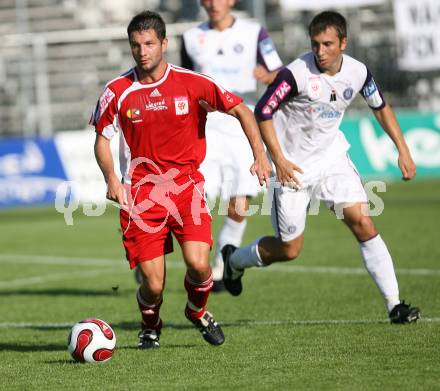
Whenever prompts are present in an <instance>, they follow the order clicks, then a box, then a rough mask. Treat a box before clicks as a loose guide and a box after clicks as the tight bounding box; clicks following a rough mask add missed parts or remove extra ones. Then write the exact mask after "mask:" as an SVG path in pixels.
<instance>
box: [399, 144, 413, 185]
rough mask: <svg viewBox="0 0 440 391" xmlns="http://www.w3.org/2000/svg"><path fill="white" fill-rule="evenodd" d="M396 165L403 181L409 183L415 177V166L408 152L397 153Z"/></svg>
mask: <svg viewBox="0 0 440 391" xmlns="http://www.w3.org/2000/svg"><path fill="white" fill-rule="evenodd" d="M398 164H399V168H400V171H402V179H403V180H404V181H409V180H410V179H412V178H414V177H415V176H416V165H415V164H414V161H413V160H412V157H411V155H410V153H409V152H407V151H404V152H401V153H399V159H398Z"/></svg>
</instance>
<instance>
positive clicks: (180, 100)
mask: <svg viewBox="0 0 440 391" xmlns="http://www.w3.org/2000/svg"><path fill="white" fill-rule="evenodd" d="M174 106H175V108H176V115H185V114H188V112H189V103H188V97H186V96H180V97H176V98H174Z"/></svg>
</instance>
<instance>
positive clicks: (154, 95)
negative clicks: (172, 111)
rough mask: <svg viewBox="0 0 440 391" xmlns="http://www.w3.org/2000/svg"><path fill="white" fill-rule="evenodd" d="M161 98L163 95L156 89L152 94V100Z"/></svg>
mask: <svg viewBox="0 0 440 391" xmlns="http://www.w3.org/2000/svg"><path fill="white" fill-rule="evenodd" d="M159 96H162V94H161V93H160V92H159V90H158V89H157V88H155V89H154V91H153V92H152V93H151V94H150V98H158V97H159Z"/></svg>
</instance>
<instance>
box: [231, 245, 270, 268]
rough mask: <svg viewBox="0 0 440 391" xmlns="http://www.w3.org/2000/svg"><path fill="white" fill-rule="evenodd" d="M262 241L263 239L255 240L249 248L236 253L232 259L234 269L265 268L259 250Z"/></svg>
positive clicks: (242, 248) (239, 249) (240, 249)
mask: <svg viewBox="0 0 440 391" xmlns="http://www.w3.org/2000/svg"><path fill="white" fill-rule="evenodd" d="M260 240H261V237H260V238H258V239H256V240H254V241H253V242H252V243H251V244H250V245H249V246H246V247H241V248H238V249H237V250H236V251H234V253H233V254H232V255H231V258H230V260H231V265H232V267H233V268H235V269H247V268H249V267H253V266H257V267H261V266H265V265H264V264H263V261H262V260H261V257H260V252H259V250H258V243H259V242H260Z"/></svg>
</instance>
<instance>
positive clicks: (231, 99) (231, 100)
mask: <svg viewBox="0 0 440 391" xmlns="http://www.w3.org/2000/svg"><path fill="white" fill-rule="evenodd" d="M225 97H226V100H227V101H228V102H229V103H234V99H233V98H232V96H231V94H230V93H229V92H225Z"/></svg>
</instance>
